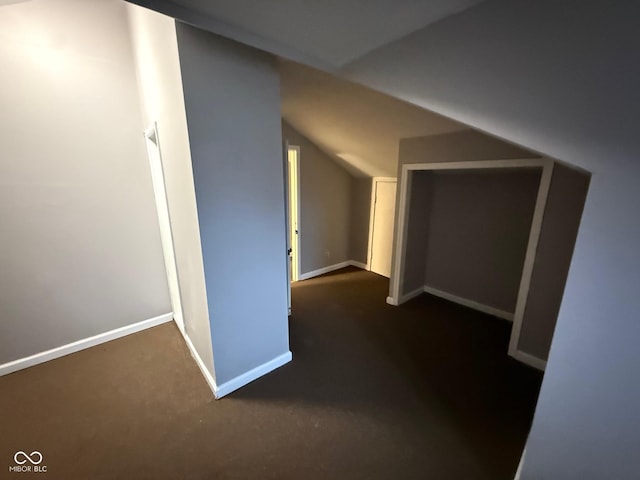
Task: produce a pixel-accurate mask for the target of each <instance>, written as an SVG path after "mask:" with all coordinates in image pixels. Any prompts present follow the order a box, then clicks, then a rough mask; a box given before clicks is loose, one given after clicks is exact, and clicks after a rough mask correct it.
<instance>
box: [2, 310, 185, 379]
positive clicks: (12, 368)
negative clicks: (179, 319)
mask: <svg viewBox="0 0 640 480" xmlns="http://www.w3.org/2000/svg"><path fill="white" fill-rule="evenodd" d="M172 320H173V312H169V313H165V314H162V315H158V316H157V317H153V318H149V319H148V320H143V321H141V322H138V323H133V324H131V325H126V326H124V327H120V328H116V329H115V330H110V331H108V332H104V333H100V334H98V335H94V336H92V337H88V338H83V339H82V340H77V341H75V342H72V343H68V344H66V345H62V346H60V347H56V348H52V349H51V350H45V351H44V352H40V353H36V354H35V355H30V356H28V357H24V358H20V359H18V360H13V361H11V362H8V363H5V364H2V365H0V376H3V375H8V374H9V373H13V372H17V371H18V370H23V369H25V368H29V367H33V366H34V365H38V364H40V363H44V362H48V361H49V360H54V359H56V358H60V357H64V356H65V355H69V354H71V353H75V352H79V351H80V350H84V349H86V348H90V347H95V346H96V345H100V344H101V343H106V342H109V341H111V340H115V339H117V338H121V337H125V336H127V335H131V334H132V333H137V332H140V331H142V330H146V329H147V328H151V327H156V326H158V325H161V324H163V323H167V322H170V321H172Z"/></svg>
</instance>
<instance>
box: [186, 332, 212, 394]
mask: <svg viewBox="0 0 640 480" xmlns="http://www.w3.org/2000/svg"><path fill="white" fill-rule="evenodd" d="M183 337H184V341H185V342H186V344H187V347H188V348H189V352H191V356H192V357H193V359H194V360H195V361H196V365H198V368H199V369H200V372H202V376H203V377H204V379H205V380H206V381H207V385H209V388H210V389H211V392H212V393H213V395H214V396H215V395H216V390H217V389H218V387H217V386H216V379H215V378H213V375H212V374H211V372H210V371H209V370H208V369H207V367H206V365H205V364H204V361H202V357H200V354H199V353H198V351H197V350H196V347H195V346H194V345H193V342H192V341H191V339H190V338H189V335H187V334H184V335H183ZM216 398H217V397H216Z"/></svg>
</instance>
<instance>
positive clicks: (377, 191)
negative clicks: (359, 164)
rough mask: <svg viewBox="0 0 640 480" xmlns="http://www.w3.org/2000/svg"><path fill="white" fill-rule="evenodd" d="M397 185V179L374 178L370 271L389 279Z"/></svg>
mask: <svg viewBox="0 0 640 480" xmlns="http://www.w3.org/2000/svg"><path fill="white" fill-rule="evenodd" d="M396 184H397V182H396V179H395V178H374V179H373V185H372V207H371V208H372V211H373V213H372V215H371V218H372V221H371V239H370V245H369V269H370V270H371V271H372V272H374V273H377V274H379V275H382V276H385V277H387V278H389V277H390V276H391V256H392V248H393V223H394V218H395V207H396Z"/></svg>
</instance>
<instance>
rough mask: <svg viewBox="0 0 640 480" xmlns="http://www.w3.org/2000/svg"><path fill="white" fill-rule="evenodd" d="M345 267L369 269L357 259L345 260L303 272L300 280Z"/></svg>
mask: <svg viewBox="0 0 640 480" xmlns="http://www.w3.org/2000/svg"><path fill="white" fill-rule="evenodd" d="M345 267H357V268H361V269H363V270H368V269H367V266H366V265H365V264H364V263H362V262H356V261H355V260H346V261H344V262H340V263H335V264H333V265H329V266H328V267H322V268H318V269H317V270H312V271H310V272H307V273H303V274H301V275H300V280H309V279H310V278H314V277H319V276H320V275H324V274H325V273H330V272H333V271H335V270H340V269H341V268H345Z"/></svg>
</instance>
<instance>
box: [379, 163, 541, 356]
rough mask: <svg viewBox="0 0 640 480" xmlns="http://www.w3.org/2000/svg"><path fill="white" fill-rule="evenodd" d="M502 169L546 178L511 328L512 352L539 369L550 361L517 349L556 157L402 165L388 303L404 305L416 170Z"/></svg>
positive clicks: (539, 194)
mask: <svg viewBox="0 0 640 480" xmlns="http://www.w3.org/2000/svg"><path fill="white" fill-rule="evenodd" d="M501 168H507V169H510V168H541V169H542V177H541V179H540V186H539V188H538V196H537V198H536V207H535V210H534V215H533V221H532V222H531V231H530V234H529V242H528V244H527V252H526V255H525V263H524V267H523V272H522V277H521V281H520V288H519V291H518V299H517V303H516V311H515V313H514V315H513V328H512V331H511V339H510V341H509V355H511V356H512V357H514V358H516V359H518V360H520V361H522V362H524V363H526V364H528V365H531V366H533V367H535V368H544V366H545V365H546V362H545V361H543V360H541V359H538V358H536V357H533V356H532V355H529V354H526V353H524V352H521V351H519V350H518V349H517V345H518V340H519V335H520V331H521V327H522V319H523V318H524V312H525V308H526V301H527V297H528V294H529V286H530V283H531V274H532V273H533V263H534V261H535V255H536V250H537V247H538V240H539V237H540V230H541V229H542V220H543V218H544V209H545V206H546V202H547V197H548V195H549V186H550V183H551V176H552V172H553V160H551V159H549V158H537V159H513V160H485V161H471V162H440V163H411V164H405V165H402V168H401V171H400V179H399V181H400V194H399V195H398V196H397V198H398V202H400V204H399V208H398V219H397V221H396V231H395V246H396V247H395V249H394V252H393V270H392V272H391V279H390V285H389V291H390V294H389V298H388V299H387V303H389V304H391V305H400V304H402V303H403V296H402V295H401V292H402V277H403V274H404V271H405V255H406V236H407V227H408V219H409V207H408V205H409V193H410V192H411V180H412V175H411V174H412V173H413V172H414V171H424V170H427V171H429V170H477V169H501Z"/></svg>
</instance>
